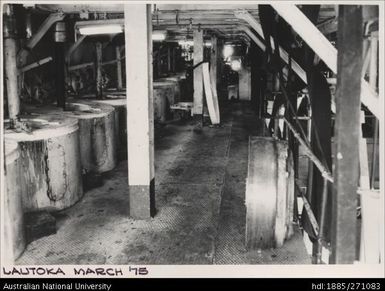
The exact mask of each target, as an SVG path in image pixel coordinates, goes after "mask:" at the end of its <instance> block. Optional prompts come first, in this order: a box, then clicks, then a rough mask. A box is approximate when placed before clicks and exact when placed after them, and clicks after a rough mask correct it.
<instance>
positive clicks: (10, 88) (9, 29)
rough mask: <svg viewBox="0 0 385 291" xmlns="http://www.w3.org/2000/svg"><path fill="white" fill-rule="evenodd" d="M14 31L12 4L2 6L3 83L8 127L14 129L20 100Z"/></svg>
mask: <svg viewBox="0 0 385 291" xmlns="http://www.w3.org/2000/svg"><path fill="white" fill-rule="evenodd" d="M16 54H17V44H16V29H15V14H14V11H13V5H12V4H6V5H4V66H5V83H6V88H7V99H8V114H9V120H10V127H11V128H14V127H15V124H16V121H17V118H18V115H19V112H20V98H19V92H18V89H17V73H18V71H17V67H16Z"/></svg>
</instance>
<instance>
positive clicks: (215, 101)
mask: <svg viewBox="0 0 385 291" xmlns="http://www.w3.org/2000/svg"><path fill="white" fill-rule="evenodd" d="M210 74H211V75H213V73H211V72H210ZM211 90H212V94H213V104H214V110H215V113H216V116H217V121H218V124H219V123H221V114H220V111H219V102H218V93H217V87H216V86H215V85H214V84H213V79H211Z"/></svg>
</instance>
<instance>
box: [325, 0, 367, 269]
mask: <svg viewBox="0 0 385 291" xmlns="http://www.w3.org/2000/svg"><path fill="white" fill-rule="evenodd" d="M338 18H339V19H338V35H337V40H338V43H337V45H338V62H337V64H338V75H337V96H336V120H335V122H336V123H335V149H336V150H335V157H334V164H335V167H334V185H333V211H332V218H333V219H332V237H331V243H332V252H331V257H330V262H331V263H333V264H351V263H353V262H354V260H355V259H356V232H357V229H356V220H357V218H356V215H357V187H358V179H359V138H360V126H361V122H360V108H361V98H360V94H361V74H360V73H358V74H357V72H361V70H362V43H363V27H362V7H361V6H358V5H341V6H339V16H338Z"/></svg>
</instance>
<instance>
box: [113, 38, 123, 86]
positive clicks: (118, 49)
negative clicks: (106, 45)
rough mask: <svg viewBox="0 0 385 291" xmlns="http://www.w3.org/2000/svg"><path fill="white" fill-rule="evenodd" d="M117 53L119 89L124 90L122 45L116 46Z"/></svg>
mask: <svg viewBox="0 0 385 291" xmlns="http://www.w3.org/2000/svg"><path fill="white" fill-rule="evenodd" d="M115 53H116V77H117V89H118V90H122V88H123V80H122V60H121V54H120V47H119V46H116V47H115Z"/></svg>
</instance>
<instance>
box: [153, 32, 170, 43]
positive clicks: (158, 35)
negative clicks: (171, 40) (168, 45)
mask: <svg viewBox="0 0 385 291" xmlns="http://www.w3.org/2000/svg"><path fill="white" fill-rule="evenodd" d="M166 35H167V31H166V30H154V31H153V32H152V40H153V41H163V40H165V39H166Z"/></svg>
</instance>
